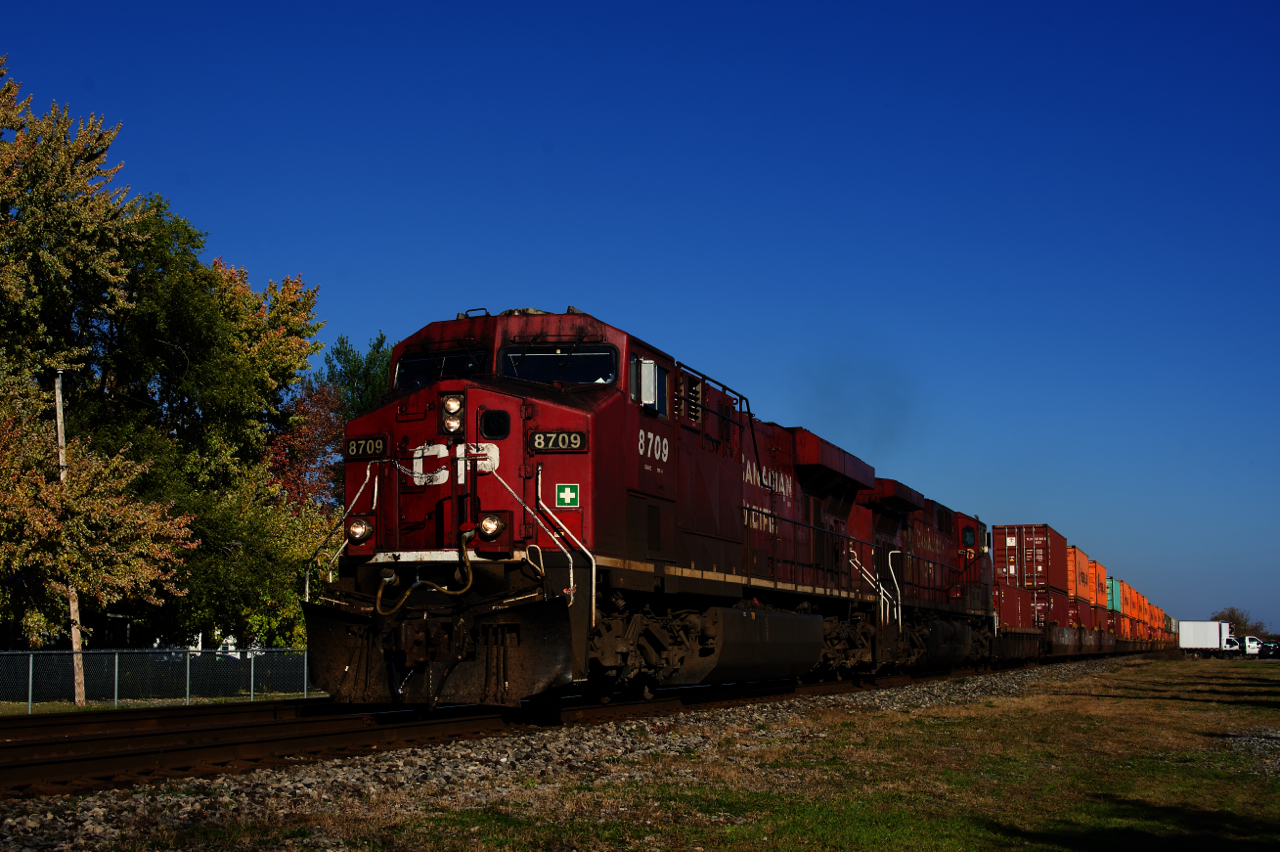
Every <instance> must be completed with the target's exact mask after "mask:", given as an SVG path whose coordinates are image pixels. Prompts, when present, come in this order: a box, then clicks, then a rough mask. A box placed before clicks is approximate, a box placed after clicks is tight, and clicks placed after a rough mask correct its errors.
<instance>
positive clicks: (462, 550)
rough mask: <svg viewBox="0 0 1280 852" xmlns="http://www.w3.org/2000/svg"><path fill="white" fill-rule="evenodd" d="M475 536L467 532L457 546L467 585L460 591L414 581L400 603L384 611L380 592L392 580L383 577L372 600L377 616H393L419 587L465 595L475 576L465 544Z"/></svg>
mask: <svg viewBox="0 0 1280 852" xmlns="http://www.w3.org/2000/svg"><path fill="white" fill-rule="evenodd" d="M475 536H476V531H475V530H467V531H466V532H464V533H463V534H462V541H461V543H460V544H459V545H458V553H459V554H461V556H462V567H464V568H465V569H467V584H466V585H465V586H463V587H462V588H461V589H459V590H458V591H456V592H451V591H449V590H448V589H446V588H444V587H443V586H437V585H436V584H435V583H433V582H431V581H430V580H414V581H413V585H412V586H410V587H409V588H408V589H406V590H405V593H404V596H403V597H401V598H400V602H399V603H397V604H396V605H395V606H393V607H392V608H391V609H388V610H385V611H384V610H383V609H382V591H383V589H385V588H386V587H387V583H390V582H391V579H392V578H391V577H383V578H382V584H381V585H379V586H378V594H377V596H376V597H374V599H373V607H374V609H375V610H377V613H378V615H393V614H395V611H396V610H398V609H400V607H402V606H404V604H405V601H407V600H409V595H411V594H413V590H414V589H416V588H418V587H419V586H430V587H431V588H433V589H435V590H436V591H437V592H443V593H444V594H446V595H462V594H466V592H467V590H468V589H470V588H471V581H472V580H473V579H474V577H475V575H474V574H473V573H472V571H471V557H470V556H468V555H467V542H468V541H470V540H471V539H473V538H475ZM393 576H394V575H393Z"/></svg>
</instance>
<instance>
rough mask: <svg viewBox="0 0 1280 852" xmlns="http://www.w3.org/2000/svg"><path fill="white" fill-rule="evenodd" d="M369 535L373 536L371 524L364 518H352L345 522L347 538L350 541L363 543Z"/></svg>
mask: <svg viewBox="0 0 1280 852" xmlns="http://www.w3.org/2000/svg"><path fill="white" fill-rule="evenodd" d="M371 535H373V524H372V523H370V522H369V521H366V520H365V519H364V518H352V519H351V520H350V521H347V538H349V539H351V540H352V541H355V542H360V541H364V540H365V539H367V538H368V537H369V536H371Z"/></svg>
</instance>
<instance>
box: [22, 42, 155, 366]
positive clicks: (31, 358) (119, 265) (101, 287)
mask: <svg viewBox="0 0 1280 852" xmlns="http://www.w3.org/2000/svg"><path fill="white" fill-rule="evenodd" d="M6 60H7V57H0V80H4V82H3V85H2V86H0V296H2V297H3V298H2V300H0V340H4V341H5V344H6V346H7V347H8V349H9V350H10V353H11V357H15V358H16V359H17V360H19V362H27V363H32V362H43V363H61V364H67V363H71V362H74V361H78V360H79V358H80V356H81V355H82V354H83V353H86V352H88V351H90V350H92V349H93V348H94V347H96V346H99V345H101V342H102V336H103V334H104V331H105V326H106V323H107V320H109V319H110V318H111V317H113V316H116V315H118V314H119V313H121V312H122V311H125V310H127V309H128V307H129V298H128V293H127V291H126V289H125V286H124V283H125V269H124V261H123V260H122V259H121V251H122V250H125V249H128V248H131V247H134V246H137V245H139V244H140V243H141V242H142V240H143V239H145V238H144V237H143V236H142V234H141V231H140V225H141V222H142V219H143V218H144V214H143V211H142V208H141V206H140V204H139V203H138V202H137V201H136V200H134V201H130V200H128V199H127V195H128V189H129V188H128V187H127V186H126V187H114V188H113V187H112V186H110V184H111V181H112V179H113V178H114V177H115V176H116V173H117V172H119V170H120V168H121V165H120V164H117V165H115V166H109V165H108V164H107V163H108V161H107V153H108V150H109V149H110V146H111V143H112V141H113V140H114V139H115V137H116V134H117V133H118V132H119V130H120V127H119V125H117V126H116V127H114V128H108V127H107V126H106V125H105V122H104V121H103V119H102V118H100V117H97V116H93V115H91V116H90V117H89V118H88V119H87V120H86V119H80V120H78V121H77V120H76V119H73V118H72V116H71V113H70V111H69V110H68V109H67V108H66V107H65V106H64V107H59V106H58V105H57V104H56V103H55V104H53V105H52V106H51V107H50V108H49V111H48V112H47V113H45V114H44V115H37V114H35V113H34V112H32V110H31V98H29V97H28V98H26V99H23V100H19V93H20V85H19V84H18V83H16V82H14V81H13V80H11V79H4V78H5V77H7V76H8V69H7V65H6Z"/></svg>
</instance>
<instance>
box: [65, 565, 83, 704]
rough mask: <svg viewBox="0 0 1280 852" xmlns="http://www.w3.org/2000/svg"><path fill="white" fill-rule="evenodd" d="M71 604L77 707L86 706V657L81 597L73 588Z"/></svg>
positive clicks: (72, 656)
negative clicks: (81, 623)
mask: <svg viewBox="0 0 1280 852" xmlns="http://www.w3.org/2000/svg"><path fill="white" fill-rule="evenodd" d="M67 601H68V602H69V603H70V604H71V665H72V667H73V671H74V672H75V684H76V706H77V707H83V706H84V655H83V654H82V653H80V596H79V595H78V594H76V590H75V588H74V587H72V588H71V589H70V590H68V591H67Z"/></svg>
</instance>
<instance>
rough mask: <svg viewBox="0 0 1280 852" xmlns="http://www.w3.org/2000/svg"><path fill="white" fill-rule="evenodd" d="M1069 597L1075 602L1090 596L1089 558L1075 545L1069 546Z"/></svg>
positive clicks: (1067, 576) (1067, 572) (1067, 573)
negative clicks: (1077, 599)
mask: <svg viewBox="0 0 1280 852" xmlns="http://www.w3.org/2000/svg"><path fill="white" fill-rule="evenodd" d="M1066 578H1067V597H1069V598H1071V599H1072V600H1075V599H1076V598H1083V597H1085V596H1087V595H1088V594H1089V557H1088V556H1086V555H1085V552H1084V551H1083V550H1081V549H1080V548H1078V547H1076V546H1075V545H1074V544H1069V545H1067V571H1066Z"/></svg>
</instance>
